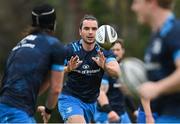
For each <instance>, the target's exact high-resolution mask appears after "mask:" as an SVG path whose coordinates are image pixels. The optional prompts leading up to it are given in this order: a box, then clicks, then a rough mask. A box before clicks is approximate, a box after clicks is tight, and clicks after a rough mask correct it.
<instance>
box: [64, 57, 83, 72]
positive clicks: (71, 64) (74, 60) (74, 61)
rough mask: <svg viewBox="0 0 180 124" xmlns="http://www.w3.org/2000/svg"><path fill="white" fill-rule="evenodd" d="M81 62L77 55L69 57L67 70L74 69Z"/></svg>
mask: <svg viewBox="0 0 180 124" xmlns="http://www.w3.org/2000/svg"><path fill="white" fill-rule="evenodd" d="M81 63H82V61H81V60H79V56H78V55H76V56H72V57H71V59H70V60H69V61H68V65H67V70H68V72H70V71H72V70H74V69H76V68H77V67H78V66H79V65H80V64H81Z"/></svg>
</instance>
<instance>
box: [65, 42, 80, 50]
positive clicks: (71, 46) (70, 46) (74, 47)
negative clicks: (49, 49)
mask: <svg viewBox="0 0 180 124" xmlns="http://www.w3.org/2000/svg"><path fill="white" fill-rule="evenodd" d="M65 47H66V49H71V50H73V51H74V52H76V51H79V50H80V49H81V41H80V40H73V41H71V42H70V43H68V44H67V45H66V46H65Z"/></svg>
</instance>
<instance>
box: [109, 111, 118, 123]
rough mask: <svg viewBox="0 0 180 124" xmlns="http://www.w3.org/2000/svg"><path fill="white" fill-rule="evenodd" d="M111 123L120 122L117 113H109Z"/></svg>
mask: <svg viewBox="0 0 180 124" xmlns="http://www.w3.org/2000/svg"><path fill="white" fill-rule="evenodd" d="M108 120H109V122H119V120H120V117H119V115H118V114H117V113H116V112H115V111H111V112H109V113H108Z"/></svg>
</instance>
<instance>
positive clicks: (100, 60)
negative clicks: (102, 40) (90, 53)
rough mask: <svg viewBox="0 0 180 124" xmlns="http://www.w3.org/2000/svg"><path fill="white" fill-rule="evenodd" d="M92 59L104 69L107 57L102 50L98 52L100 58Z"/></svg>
mask: <svg viewBox="0 0 180 124" xmlns="http://www.w3.org/2000/svg"><path fill="white" fill-rule="evenodd" d="M92 59H93V60H94V61H95V62H96V64H97V65H98V66H100V67H101V68H103V69H104V67H105V62H106V57H105V56H104V54H103V52H101V51H100V50H99V51H98V57H92Z"/></svg>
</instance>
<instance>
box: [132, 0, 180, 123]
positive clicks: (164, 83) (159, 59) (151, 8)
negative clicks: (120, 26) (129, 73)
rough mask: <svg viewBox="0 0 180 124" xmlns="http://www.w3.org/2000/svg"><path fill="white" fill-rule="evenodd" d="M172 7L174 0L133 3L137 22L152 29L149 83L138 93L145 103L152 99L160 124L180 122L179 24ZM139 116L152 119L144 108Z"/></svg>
mask: <svg viewBox="0 0 180 124" xmlns="http://www.w3.org/2000/svg"><path fill="white" fill-rule="evenodd" d="M173 4H174V0H133V4H132V10H133V11H134V12H135V13H136V14H137V19H138V21H139V22H140V23H142V24H147V25H149V26H150V28H151V30H152V35H151V39H150V42H149V45H148V47H147V49H146V52H145V57H144V61H145V63H146V66H147V71H148V79H149V81H150V82H147V83H145V84H143V85H142V86H141V87H140V88H139V92H140V95H141V97H143V98H144V99H145V100H152V101H151V109H152V111H153V113H154V114H156V117H155V122H157V123H161V122H166V123H173V122H176V123H179V122H180V106H179V105H180V93H177V91H179V90H180V35H179V34H180V22H179V21H178V20H176V18H175V15H174V14H173V12H172V6H173ZM147 104H148V103H146V105H147ZM148 109H149V108H148ZM140 113H141V115H140V116H141V117H142V118H141V119H144V117H146V118H147V117H152V114H151V113H146V114H145V113H144V110H143V108H142V107H141V108H140ZM143 116H144V117H143ZM144 120H145V119H144Z"/></svg>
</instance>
